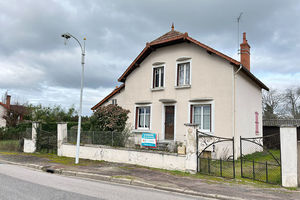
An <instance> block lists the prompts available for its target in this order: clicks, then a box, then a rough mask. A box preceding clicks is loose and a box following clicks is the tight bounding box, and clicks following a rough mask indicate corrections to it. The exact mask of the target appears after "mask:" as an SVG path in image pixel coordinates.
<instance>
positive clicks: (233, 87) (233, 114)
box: [232, 64, 243, 159]
mask: <svg viewBox="0 0 300 200" xmlns="http://www.w3.org/2000/svg"><path fill="white" fill-rule="evenodd" d="M242 68H243V65H242V64H240V67H239V69H238V70H237V71H236V72H235V71H234V67H233V68H232V70H233V80H232V85H233V86H232V90H233V92H232V96H233V97H232V98H233V99H232V106H233V108H232V109H233V113H232V118H233V122H232V123H233V127H232V128H233V137H234V140H236V139H237V138H238V137H236V131H235V118H236V117H235V96H236V95H235V91H236V86H235V85H236V84H235V78H236V75H237V74H238V73H239V71H240V70H241V69H242ZM233 142H234V143H235V141H233ZM234 146H235V147H237V145H234ZM234 152H237V151H235V150H234ZM235 158H237V156H236V155H233V159H235Z"/></svg>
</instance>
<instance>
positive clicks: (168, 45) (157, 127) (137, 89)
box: [91, 25, 269, 149]
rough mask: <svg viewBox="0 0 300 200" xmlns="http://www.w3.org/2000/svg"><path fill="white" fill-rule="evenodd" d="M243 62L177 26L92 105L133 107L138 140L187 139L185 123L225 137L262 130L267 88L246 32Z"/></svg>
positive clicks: (131, 118)
mask: <svg viewBox="0 0 300 200" xmlns="http://www.w3.org/2000/svg"><path fill="white" fill-rule="evenodd" d="M240 46H241V54H240V56H241V61H237V60H235V59H233V58H231V57H229V56H227V55H225V54H223V53H221V52H219V51H217V50H215V49H213V48H211V47H209V46H207V45H205V44H202V43H201V42H199V41H197V40H195V39H193V38H192V37H190V36H189V35H188V33H181V32H178V31H176V30H174V26H173V25H172V28H171V31H169V32H167V33H166V34H164V35H162V36H161V37H159V38H157V39H155V40H153V41H152V42H150V43H146V47H145V48H144V49H143V50H142V52H141V53H140V54H139V55H138V56H137V57H136V59H135V60H134V61H133V62H132V63H131V64H130V66H129V67H128V68H127V69H126V70H125V72H124V73H123V74H122V75H121V76H120V78H119V79H118V81H119V82H122V85H121V86H119V87H117V88H116V89H114V90H113V91H112V92H111V93H110V94H109V95H108V96H106V97H105V98H104V99H102V100H101V101H100V102H99V103H98V104H96V105H95V106H93V107H92V108H91V109H92V110H94V111H95V110H97V108H99V107H100V106H104V105H108V104H118V105H119V106H121V107H123V108H125V109H128V110H130V114H129V120H128V123H129V124H131V125H132V132H133V134H134V136H135V137H134V138H135V140H134V141H135V143H136V144H140V143H141V134H142V133H144V132H150V133H157V134H158V140H159V141H161V142H171V143H172V142H184V140H185V134H186V124H197V125H198V129H199V130H200V131H202V132H205V133H208V134H212V135H215V136H220V137H230V138H232V137H233V136H234V137H235V139H236V140H235V143H236V149H238V146H239V137H240V136H243V137H246V136H249V137H255V136H261V135H262V89H265V90H269V89H268V87H267V86H266V85H265V84H263V83H262V82H261V81H260V80H259V79H258V78H257V77H255V76H254V75H253V74H252V73H251V72H250V45H249V44H248V41H247V39H246V33H244V34H243V42H242V43H241V44H240Z"/></svg>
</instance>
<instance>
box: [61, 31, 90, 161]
mask: <svg viewBox="0 0 300 200" xmlns="http://www.w3.org/2000/svg"><path fill="white" fill-rule="evenodd" d="M61 37H63V38H65V40H66V41H67V40H68V39H70V38H71V37H72V38H74V39H75V40H76V41H77V42H78V44H79V46H80V48H81V66H82V71H81V87H80V106H79V117H78V129H77V143H76V157H75V164H78V163H79V147H80V131H81V115H82V92H83V79H84V76H83V75H84V57H85V40H86V38H83V46H82V45H81V43H80V42H79V40H78V39H77V38H76V37H74V36H73V35H71V34H70V33H64V34H62V35H61Z"/></svg>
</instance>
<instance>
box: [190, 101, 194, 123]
mask: <svg viewBox="0 0 300 200" xmlns="http://www.w3.org/2000/svg"><path fill="white" fill-rule="evenodd" d="M193 107H194V106H193V105H191V108H190V123H191V124H192V123H193Z"/></svg>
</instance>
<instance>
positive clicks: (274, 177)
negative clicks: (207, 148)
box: [200, 150, 281, 184]
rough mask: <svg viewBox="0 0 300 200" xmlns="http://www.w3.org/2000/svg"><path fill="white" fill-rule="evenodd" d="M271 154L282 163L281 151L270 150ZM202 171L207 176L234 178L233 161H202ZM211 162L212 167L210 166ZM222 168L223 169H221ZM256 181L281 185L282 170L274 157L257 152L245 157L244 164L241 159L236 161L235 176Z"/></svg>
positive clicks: (266, 153)
mask: <svg viewBox="0 0 300 200" xmlns="http://www.w3.org/2000/svg"><path fill="white" fill-rule="evenodd" d="M270 152H271V153H272V154H273V155H274V156H275V157H276V158H277V159H278V160H279V161H280V150H270ZM201 161H202V164H201V166H200V169H201V171H202V172H203V173H205V174H210V175H215V176H221V173H222V177H227V178H232V177H233V164H232V161H229V162H228V161H222V162H221V161H220V160H210V161H208V160H207V159H201ZM253 161H254V162H253ZM208 162H210V165H208ZM221 166H222V169H221ZM242 170H243V178H249V179H254V180H258V181H263V182H268V183H272V184H280V183H281V171H280V170H281V169H280V166H279V165H278V164H277V162H276V160H275V159H274V158H273V156H272V155H271V154H270V153H268V152H255V153H253V154H249V155H246V156H244V158H243V163H241V159H238V160H236V161H235V176H236V178H242V174H241V171H242ZM208 172H210V173H208Z"/></svg>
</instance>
